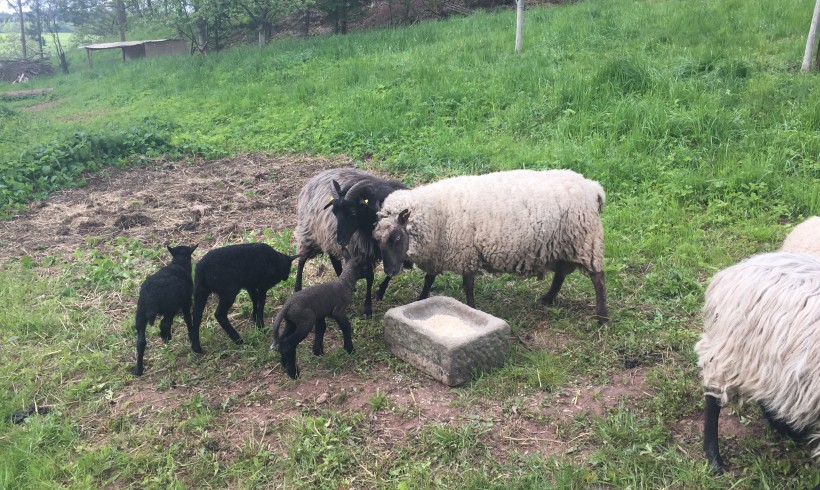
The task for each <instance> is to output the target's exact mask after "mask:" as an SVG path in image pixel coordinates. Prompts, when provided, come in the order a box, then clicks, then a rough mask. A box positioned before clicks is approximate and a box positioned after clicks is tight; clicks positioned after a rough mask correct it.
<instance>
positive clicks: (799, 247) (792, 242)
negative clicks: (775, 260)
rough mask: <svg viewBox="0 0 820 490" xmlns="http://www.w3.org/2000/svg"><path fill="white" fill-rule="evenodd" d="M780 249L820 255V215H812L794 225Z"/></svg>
mask: <svg viewBox="0 0 820 490" xmlns="http://www.w3.org/2000/svg"><path fill="white" fill-rule="evenodd" d="M780 250H781V251H783V252H805V253H808V254H815V255H820V216H812V217H811V218H809V219H807V220H806V221H804V222H802V223H800V224H799V225H797V226H795V227H794V229H793V230H792V231H791V233H789V234H788V236H786V239H785V240H784V241H783V246H782V247H780Z"/></svg>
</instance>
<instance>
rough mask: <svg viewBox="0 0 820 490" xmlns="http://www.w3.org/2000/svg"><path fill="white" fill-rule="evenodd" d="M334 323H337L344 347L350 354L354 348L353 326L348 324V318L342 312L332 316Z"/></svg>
mask: <svg viewBox="0 0 820 490" xmlns="http://www.w3.org/2000/svg"><path fill="white" fill-rule="evenodd" d="M333 319H334V320H336V323H338V324H339V330H341V331H342V339H344V349H345V352H347V353H348V354H352V353H353V351H354V350H355V349H354V348H353V328H352V327H351V326H350V320H348V319H347V316H346V315H345V314H344V313H341V314H339V315H335V316H334V317H333Z"/></svg>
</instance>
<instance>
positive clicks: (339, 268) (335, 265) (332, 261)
mask: <svg viewBox="0 0 820 490" xmlns="http://www.w3.org/2000/svg"><path fill="white" fill-rule="evenodd" d="M327 256H328V257H329V258H330V264H331V265H333V270H334V271H336V276H337V277H338V276H341V275H342V261H341V260H339V259H337V258H336V257H334V256H332V255H330V254H327Z"/></svg>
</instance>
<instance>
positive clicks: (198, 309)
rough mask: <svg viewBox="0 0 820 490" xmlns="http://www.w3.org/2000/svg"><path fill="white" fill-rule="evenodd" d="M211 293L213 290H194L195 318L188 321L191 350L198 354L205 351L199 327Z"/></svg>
mask: <svg viewBox="0 0 820 490" xmlns="http://www.w3.org/2000/svg"><path fill="white" fill-rule="evenodd" d="M210 295H211V292H210V291H207V290H204V289H196V290H194V307H193V311H192V313H193V319H192V322H191V323H186V326H187V327H188V340H189V341H190V342H191V350H192V351H194V352H196V353H197V354H202V353H203V351H202V346H201V345H200V343H199V327H200V326H201V325H202V312H203V311H205V303H207V302H208V296H210ZM183 315H184V311H183Z"/></svg>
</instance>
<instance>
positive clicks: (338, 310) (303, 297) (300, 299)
mask: <svg viewBox="0 0 820 490" xmlns="http://www.w3.org/2000/svg"><path fill="white" fill-rule="evenodd" d="M366 272H367V263H366V262H364V261H363V260H362V259H361V258H359V257H354V258H351V259H348V260H347V262H346V263H345V266H344V269H343V270H342V274H341V275H340V276H339V277H338V278H337V279H334V280H333V281H330V282H326V283H324V284H319V285H316V286H311V287H309V288H306V289H303V290H301V291H297V292H295V293H293V294H292V295H291V296H290V298H288V299H287V300H286V301H285V304H284V306H282V311H280V312H279V314H278V315H276V319H275V320H274V321H273V343H272V344H271V347H270V348H271V349H275V348H277V347H278V349H279V353H280V354H281V356H282V367H284V368H285V369H286V370H287V373H288V376H290V377H291V378H292V379H296V378H297V377H298V376H299V369H298V368H297V367H296V347H297V346H298V345H299V343H300V342H301V341H303V340H304V339H305V337H307V335H308V334H309V333H310V331H311V330H312V329H314V328H315V335H314V339H313V354H315V355H317V356H320V355H322V354H323V353H324V335H325V330H326V329H327V324H326V323H325V318H327V317H331V318H333V319H334V320H336V323H337V324H339V329H340V330H341V331H342V337H343V338H344V349H345V351H347V352H348V354H350V353H352V352H353V341H352V339H351V327H350V320H349V319H348V317H347V314H346V313H345V310H346V309H347V307H348V306H349V305H350V302H351V301H352V300H353V291H354V289H355V288H356V281H357V280H358V279H359V278H360V277H362V275H363V274H365V273H366ZM283 320H284V322H285V329H284V331H283V332H282V335H281V336H280V335H279V325H280V324H281V323H282V321H283Z"/></svg>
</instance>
